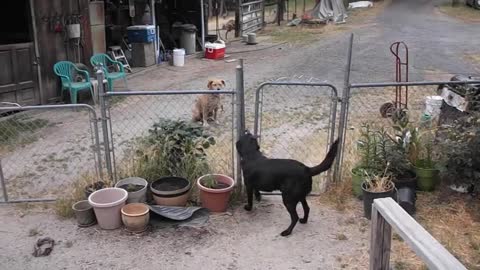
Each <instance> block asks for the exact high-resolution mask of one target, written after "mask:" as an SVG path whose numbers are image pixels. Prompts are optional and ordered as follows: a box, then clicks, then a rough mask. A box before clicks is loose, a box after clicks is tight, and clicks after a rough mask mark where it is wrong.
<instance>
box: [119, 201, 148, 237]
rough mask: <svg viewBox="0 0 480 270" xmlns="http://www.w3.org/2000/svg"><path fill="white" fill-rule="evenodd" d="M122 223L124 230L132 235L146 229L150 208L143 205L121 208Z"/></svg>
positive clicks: (130, 205) (137, 204) (134, 204)
mask: <svg viewBox="0 0 480 270" xmlns="http://www.w3.org/2000/svg"><path fill="white" fill-rule="evenodd" d="M121 212H122V222H123V224H124V225H125V228H126V229H127V230H128V231H130V232H134V233H140V232H143V231H145V230H146V229H147V225H148V222H149V221H150V208H149V207H148V205H146V204H144V203H130V204H127V205H125V206H124V207H122V209H121Z"/></svg>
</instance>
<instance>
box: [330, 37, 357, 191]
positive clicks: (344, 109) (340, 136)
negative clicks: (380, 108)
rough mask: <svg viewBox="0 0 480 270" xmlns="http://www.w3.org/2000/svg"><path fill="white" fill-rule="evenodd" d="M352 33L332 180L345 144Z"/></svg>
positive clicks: (337, 173)
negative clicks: (338, 144)
mask: <svg viewBox="0 0 480 270" xmlns="http://www.w3.org/2000/svg"><path fill="white" fill-rule="evenodd" d="M352 50H353V33H352V34H351V35H350V42H349V46H348V52H347V63H346V66H345V77H344V85H343V94H342V106H341V108H340V120H339V124H338V139H339V142H340V147H339V148H338V152H337V158H336V160H335V167H334V169H335V172H334V175H333V181H334V182H338V181H339V179H340V176H341V164H342V160H343V150H344V148H345V147H344V144H345V135H346V129H347V117H348V104H349V99H350V70H351V67H352Z"/></svg>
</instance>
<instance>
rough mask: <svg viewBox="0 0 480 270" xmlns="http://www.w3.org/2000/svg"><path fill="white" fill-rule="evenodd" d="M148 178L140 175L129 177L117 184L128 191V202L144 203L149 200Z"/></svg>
mask: <svg viewBox="0 0 480 270" xmlns="http://www.w3.org/2000/svg"><path fill="white" fill-rule="evenodd" d="M147 186H148V182H147V180H145V179H143V178H140V177H128V178H124V179H122V180H120V181H118V182H117V183H116V184H115V187H117V188H123V189H125V190H126V191H127V192H128V199H127V203H144V202H146V200H147Z"/></svg>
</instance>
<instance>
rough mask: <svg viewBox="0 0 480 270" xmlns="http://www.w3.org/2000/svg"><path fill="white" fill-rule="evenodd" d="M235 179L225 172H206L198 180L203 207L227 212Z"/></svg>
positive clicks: (213, 210)
mask: <svg viewBox="0 0 480 270" xmlns="http://www.w3.org/2000/svg"><path fill="white" fill-rule="evenodd" d="M234 185H235V181H234V180H233V179H232V178H231V177H229V176H227V175H223V174H206V175H204V176H202V177H200V178H198V180H197V186H198V189H199V190H200V201H201V203H202V207H205V208H207V209H209V210H210V211H212V212H225V211H226V210H227V207H228V202H229V200H230V194H231V193H232V190H233V187H234Z"/></svg>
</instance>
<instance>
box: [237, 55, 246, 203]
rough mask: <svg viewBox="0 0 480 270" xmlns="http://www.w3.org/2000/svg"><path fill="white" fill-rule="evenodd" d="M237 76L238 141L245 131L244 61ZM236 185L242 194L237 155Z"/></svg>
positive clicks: (240, 64) (238, 67) (239, 66)
mask: <svg viewBox="0 0 480 270" xmlns="http://www.w3.org/2000/svg"><path fill="white" fill-rule="evenodd" d="M235 71H236V72H235V74H236V80H235V82H236V87H235V90H236V104H237V139H239V138H240V137H241V136H242V135H243V133H244V131H245V95H244V83H243V59H240V60H239V65H238V66H237V68H236V70H235ZM236 167H237V171H236V176H235V178H236V184H237V186H238V187H240V194H242V169H241V166H240V155H238V153H237V162H236Z"/></svg>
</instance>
